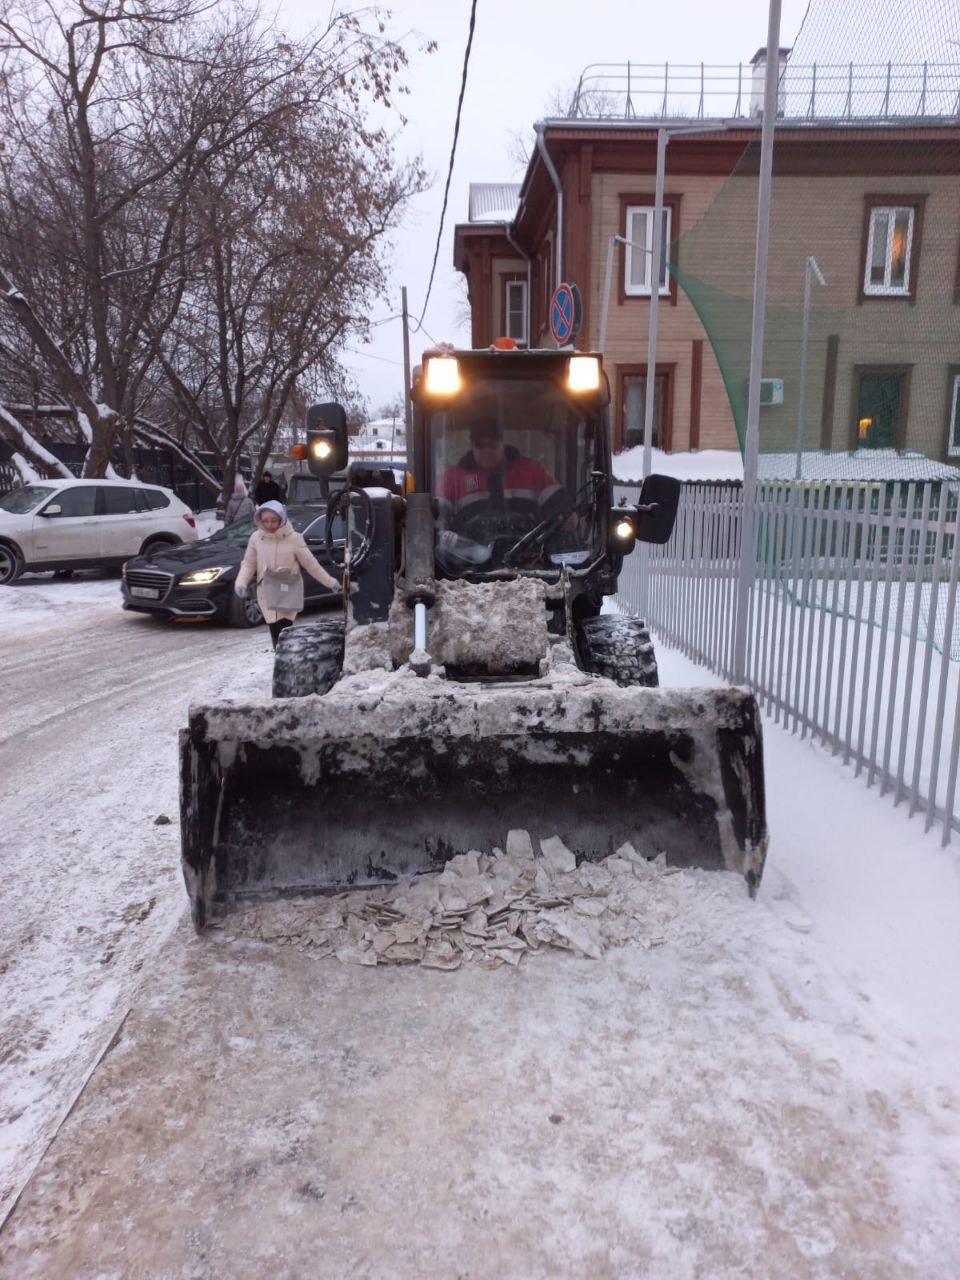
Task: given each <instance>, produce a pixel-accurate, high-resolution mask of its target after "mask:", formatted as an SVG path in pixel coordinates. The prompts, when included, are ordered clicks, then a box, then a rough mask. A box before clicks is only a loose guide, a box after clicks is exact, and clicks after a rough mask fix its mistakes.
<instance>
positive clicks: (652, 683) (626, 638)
mask: <svg viewBox="0 0 960 1280" xmlns="http://www.w3.org/2000/svg"><path fill="white" fill-rule="evenodd" d="M580 662H581V665H582V667H583V669H584V671H590V672H592V673H593V674H594V675H598V676H606V677H607V679H608V680H612V681H613V682H614V683H615V684H618V685H621V686H623V687H626V686H628V685H641V686H644V687H646V688H648V689H655V688H656V687H657V686H658V685H659V683H660V677H659V676H658V674H657V658H656V655H655V654H654V652H653V641H652V640H651V639H650V632H649V631H648V630H647V628H646V626H645V625H644V623H642V622H641V621H640V619H639V618H621V617H617V616H616V615H614V614H602V615H601V616H600V617H599V618H587V619H586V621H585V622H583V623H582V625H581V627H580Z"/></svg>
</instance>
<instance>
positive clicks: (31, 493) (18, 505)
mask: <svg viewBox="0 0 960 1280" xmlns="http://www.w3.org/2000/svg"><path fill="white" fill-rule="evenodd" d="M51 493H56V489H53V488H50V487H48V486H47V485H42V484H28V485H26V486H25V487H24V488H23V489H14V490H13V492H12V493H7V494H5V495H4V496H3V497H2V498H0V511H9V512H10V513H11V514H12V515H15V516H22V515H23V514H24V513H25V512H27V511H33V510H34V509H35V508H36V507H39V505H40V503H41V502H43V501H45V500H46V499H47V498H49V497H50V495H51Z"/></svg>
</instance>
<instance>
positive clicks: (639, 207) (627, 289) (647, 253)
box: [623, 204, 673, 298]
mask: <svg viewBox="0 0 960 1280" xmlns="http://www.w3.org/2000/svg"><path fill="white" fill-rule="evenodd" d="M653 210H654V206H653V205H652V204H628V205H627V213H626V233H627V235H626V240H627V243H626V244H625V245H624V255H623V259H624V261H623V291H624V293H625V294H626V295H627V297H629V298H649V297H650V277H651V271H650V267H651V265H652V261H653ZM635 213H646V214H647V215H648V217H647V220H646V227H647V234H646V238H645V243H644V246H643V248H640V247H639V243H638V242H634V240H633V215H634V214H635ZM672 223H673V210H672V209H671V208H670V206H669V205H668V204H665V205H664V206H663V235H664V240H663V245H662V249H661V252H662V253H663V263H664V268H665V269H664V273H663V274H664V280H663V283H662V284H661V285H660V297H661V298H668V297H669V296H670V272H669V271H668V270H666V266H667V264H668V263H669V261H670V238H671V230H672ZM634 254H637V255H638V256H640V257H642V258H643V283H642V284H634V283H633V281H632V277H633V262H634Z"/></svg>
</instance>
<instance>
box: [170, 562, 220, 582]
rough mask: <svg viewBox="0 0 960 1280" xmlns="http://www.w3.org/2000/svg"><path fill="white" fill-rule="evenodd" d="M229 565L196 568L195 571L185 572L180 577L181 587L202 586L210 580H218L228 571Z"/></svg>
mask: <svg viewBox="0 0 960 1280" xmlns="http://www.w3.org/2000/svg"><path fill="white" fill-rule="evenodd" d="M228 568H229V566H228V565H225V564H221V565H217V566H216V568H213V569H194V571H193V573H187V574H184V576H183V577H182V578H181V579H180V586H181V587H202V586H205V585H206V584H207V583H208V582H216V580H217V579H218V578H219V577H220V575H221V573H226V572H227V569H228Z"/></svg>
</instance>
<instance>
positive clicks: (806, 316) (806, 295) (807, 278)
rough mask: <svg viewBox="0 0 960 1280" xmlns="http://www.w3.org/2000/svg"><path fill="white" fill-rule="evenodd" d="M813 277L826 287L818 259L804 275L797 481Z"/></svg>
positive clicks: (800, 464) (809, 262)
mask: <svg viewBox="0 0 960 1280" xmlns="http://www.w3.org/2000/svg"><path fill="white" fill-rule="evenodd" d="M811 276H816V278H817V284H819V285H826V283H827V282H826V280H824V278H823V272H822V271H821V270H820V268H819V266H817V260H816V258H812V257H811V258H807V265H806V267H805V268H804V273H803V330H802V334H801V338H800V392H799V395H798V396H797V474H796V479H797V480H802V479H803V418H804V413H805V411H806V400H807V350H808V347H809V342H810V287H811Z"/></svg>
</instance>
